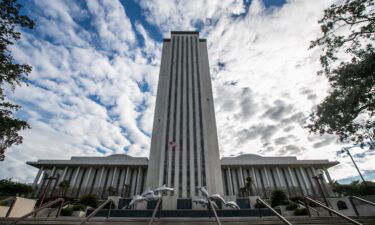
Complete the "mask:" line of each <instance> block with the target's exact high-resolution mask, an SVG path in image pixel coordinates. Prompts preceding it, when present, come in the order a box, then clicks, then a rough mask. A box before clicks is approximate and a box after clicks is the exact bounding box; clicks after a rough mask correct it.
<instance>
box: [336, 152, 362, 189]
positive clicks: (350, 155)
mask: <svg viewBox="0 0 375 225" xmlns="http://www.w3.org/2000/svg"><path fill="white" fill-rule="evenodd" d="M353 147H355V146H352V147H344V148H342V150H341V152H342V153H344V152H346V154H348V156H349V157H350V159H351V160H352V162H353V164H354V166H355V168H356V169H357V171H358V173H359V176H360V177H361V179H362V181H363V183H364V184H365V185H366V186H367V184H366V181H365V179H364V178H363V176H362V173H361V171H360V170H359V168H358V166H357V164H356V163H355V161H354V159H353V157H352V154H350V152H349V149H351V148H353Z"/></svg>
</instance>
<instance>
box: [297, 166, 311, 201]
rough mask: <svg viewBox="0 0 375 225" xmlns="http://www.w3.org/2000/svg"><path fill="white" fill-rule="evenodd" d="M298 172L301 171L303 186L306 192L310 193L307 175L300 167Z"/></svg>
mask: <svg viewBox="0 0 375 225" xmlns="http://www.w3.org/2000/svg"><path fill="white" fill-rule="evenodd" d="M299 170H300V172H301V175H302V180H303V183H304V184H305V185H304V186H305V188H306V191H305V192H306V194H307V195H308V194H310V184H309V181H308V180H307V177H306V174H305V171H304V170H303V168H302V167H300V168H299Z"/></svg>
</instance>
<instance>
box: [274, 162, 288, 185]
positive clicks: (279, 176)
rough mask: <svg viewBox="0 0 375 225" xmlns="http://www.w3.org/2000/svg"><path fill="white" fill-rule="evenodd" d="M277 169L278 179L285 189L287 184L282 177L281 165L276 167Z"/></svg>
mask: <svg viewBox="0 0 375 225" xmlns="http://www.w3.org/2000/svg"><path fill="white" fill-rule="evenodd" d="M275 170H276V173H277V179H278V180H279V184H280V187H281V188H282V189H285V187H286V185H285V182H283V179H282V178H281V174H280V170H279V167H276V169H275Z"/></svg>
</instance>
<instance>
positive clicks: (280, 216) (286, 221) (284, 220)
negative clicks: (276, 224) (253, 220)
mask: <svg viewBox="0 0 375 225" xmlns="http://www.w3.org/2000/svg"><path fill="white" fill-rule="evenodd" d="M259 202H260V203H262V204H263V205H265V206H266V207H267V208H268V209H270V210H271V211H272V212H273V213H274V214H275V215H276V216H277V217H278V218H279V219H280V220H281V221H283V222H284V223H285V224H287V225H293V224H292V223H291V222H289V221H288V220H287V219H285V217H283V216H282V215H280V214H279V213H278V212H276V211H275V210H274V209H273V208H272V207H271V206H269V205H268V204H267V203H266V202H265V201H263V199H261V198H258V199H257V203H258V205H259V207H258V208H259V212H260V203H259ZM259 216H260V217H262V214H260V213H259Z"/></svg>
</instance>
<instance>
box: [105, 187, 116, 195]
mask: <svg viewBox="0 0 375 225" xmlns="http://www.w3.org/2000/svg"><path fill="white" fill-rule="evenodd" d="M107 191H108V195H110V196H114V195H117V190H116V188H114V187H112V186H111V187H109V188H108V189H107Z"/></svg>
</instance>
